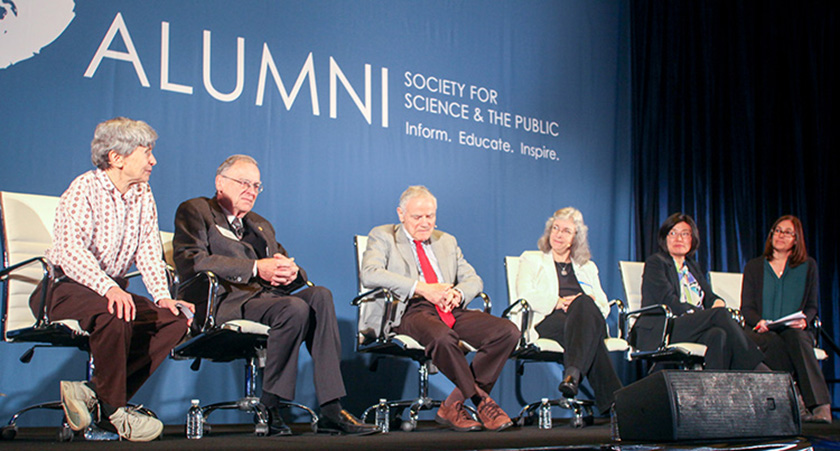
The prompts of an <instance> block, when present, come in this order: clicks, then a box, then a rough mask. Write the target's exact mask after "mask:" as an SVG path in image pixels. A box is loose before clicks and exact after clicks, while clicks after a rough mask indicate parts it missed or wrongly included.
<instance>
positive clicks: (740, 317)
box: [726, 307, 747, 328]
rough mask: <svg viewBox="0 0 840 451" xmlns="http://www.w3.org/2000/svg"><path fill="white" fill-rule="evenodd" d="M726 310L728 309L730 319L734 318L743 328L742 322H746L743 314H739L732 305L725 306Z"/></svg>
mask: <svg viewBox="0 0 840 451" xmlns="http://www.w3.org/2000/svg"><path fill="white" fill-rule="evenodd" d="M726 310H728V311H729V314H730V315H731V316H732V319H734V320H735V322H736V323H738V324H740V325H741V327H742V328H743V327H744V324H746V323H747V320H746V319H744V315H743V314H741V311H740V310H738V309H736V308H732V307H726Z"/></svg>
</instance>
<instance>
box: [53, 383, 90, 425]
mask: <svg viewBox="0 0 840 451" xmlns="http://www.w3.org/2000/svg"><path fill="white" fill-rule="evenodd" d="M60 387H61V405H62V407H63V408H64V415H65V417H67V424H68V425H69V426H70V429H72V430H74V431H81V430H82V429H84V428H86V427H88V426H90V422H91V419H92V418H91V415H90V412H91V411H92V410H93V409H94V408H96V406H97V405H98V404H99V401H98V400H97V399H96V393H95V392H94V391H93V390H91V389H90V387H88V386H87V385H85V383H84V382H73V381H61V383H60Z"/></svg>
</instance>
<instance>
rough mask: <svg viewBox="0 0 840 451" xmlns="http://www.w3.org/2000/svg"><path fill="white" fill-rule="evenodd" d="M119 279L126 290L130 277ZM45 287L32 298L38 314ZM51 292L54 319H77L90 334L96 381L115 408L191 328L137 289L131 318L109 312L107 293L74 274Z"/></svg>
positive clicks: (49, 305)
mask: <svg viewBox="0 0 840 451" xmlns="http://www.w3.org/2000/svg"><path fill="white" fill-rule="evenodd" d="M116 282H117V283H118V284H119V285H120V287H121V288H123V289H125V288H126V287H127V286H128V282H127V281H126V280H123V279H117V280H116ZM41 289H42V287H41V286H40V285H39V286H38V288H37V289H36V290H35V292H34V293H32V296H31V297H30V300H29V305H30V308H31V309H32V311H33V312H35V314H36V316H37V310H38V308H39V307H40V303H41V295H40V292H41ZM50 291H51V292H50V293H48V298H47V315H48V317H49V318H50V320H51V321H56V320H62V319H75V320H77V321H79V325H80V326H81V327H82V329H84V330H86V331H87V332H88V333H90V339H89V341H90V353H91V356H92V357H93V362H94V371H93V380H92V382H93V385H94V386H95V388H96V393H97V395H98V396H99V399H100V400H102V401H104V402H105V403H107V404H110V405H111V406H113V407H123V406H125V405H126V403H127V402H128V400H129V399H131V397H132V396H134V394H135V393H137V390H139V389H140V386H142V385H143V383H144V382H146V379H148V378H149V376H151V375H152V373H154V372H155V370H156V369H157V367H158V366H160V364H161V363H162V362H163V360H164V359H166V357H167V356H168V355H169V352H170V351H171V350H172V348H174V347H175V345H177V344H178V343H179V342H180V341H181V339H182V338H183V337H184V335H185V334H186V332H187V319H186V318H185V317H184V315H178V316H175V315H173V314H172V312H170V311H169V309H162V308H158V307H157V306H156V305H155V304H154V303H153V302H152V301H150V300H149V299H147V298H144V297H142V296H138V295H136V294H133V293H130V294H131V297H132V298H133V299H134V305H135V306H136V309H137V314H136V316H135V319H134V320H132V321H125V320H124V319H119V318H117V315H116V314H115V313H109V312H108V300H107V298H105V297H104V296H100V295H98V294H97V293H96V292H95V291H93V290H91V289H90V288H88V287H86V286H84V285H81V284H79V283H78V282H76V281H74V280H72V279H69V278H65V280H64V281H62V282H59V283H57V284H55V285H54V286H53V287H52V290H50Z"/></svg>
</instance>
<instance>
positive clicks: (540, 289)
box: [516, 251, 610, 332]
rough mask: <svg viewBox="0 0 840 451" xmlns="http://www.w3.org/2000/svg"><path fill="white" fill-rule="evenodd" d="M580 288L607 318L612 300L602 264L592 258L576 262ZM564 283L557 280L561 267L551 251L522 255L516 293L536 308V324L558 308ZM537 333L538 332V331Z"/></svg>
mask: <svg viewBox="0 0 840 451" xmlns="http://www.w3.org/2000/svg"><path fill="white" fill-rule="evenodd" d="M572 268H574V271H575V277H577V280H578V282H579V283H580V287H581V289H582V290H583V292H584V294H587V295H589V296H590V297H591V298H592V299H593V300H594V301H595V305H597V306H598V309H599V310H601V314H603V315H604V318H606V317H607V316H608V315H609V314H610V303H609V300H607V295H606V293H604V290H603V288H601V280H600V278H599V277H598V266H597V265H595V262H593V261H592V260H590V261H588V262H586V264H584V265H582V266H579V265H578V264H577V263H575V262H572ZM559 291H560V286H559V284H558V282H557V268H556V267H555V266H554V258H553V257H552V255H551V252H542V251H525V252H523V253H522V255H520V256H519V274H517V276H516V295H517V297H519V298H520V299H525V300H526V301H528V304H529V305H530V306H531V309H532V310H533V311H534V320H533V322H532V325H537V324H539V323H540V322H541V321H542V320H543V319H545V317H546V316H548V315H550V314H551V313H552V312H553V311H554V306H555V305H557V298H558V297H559V295H558V292H559ZM534 332H535V331H534Z"/></svg>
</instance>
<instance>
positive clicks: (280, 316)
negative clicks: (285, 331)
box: [266, 296, 309, 329]
mask: <svg viewBox="0 0 840 451" xmlns="http://www.w3.org/2000/svg"><path fill="white" fill-rule="evenodd" d="M266 316H267V317H268V318H269V321H268V325H269V326H270V327H271V328H279V327H288V326H289V325H296V326H299V327H300V328H301V329H303V328H304V327H305V326H306V325H307V324H308V323H309V305H308V304H307V303H306V302H304V301H303V300H302V299H300V298H296V297H294V296H289V297H286V298H285V299H283V300H281V301H280V302H276V303H274V305H273V306H272V307H271V309H269V311H268V313H267V314H266Z"/></svg>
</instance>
